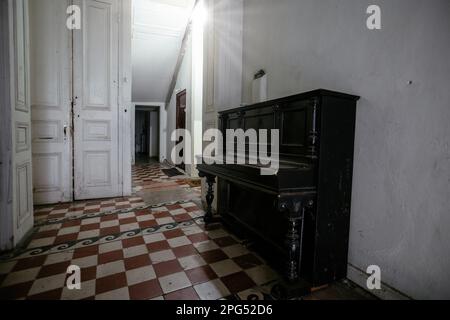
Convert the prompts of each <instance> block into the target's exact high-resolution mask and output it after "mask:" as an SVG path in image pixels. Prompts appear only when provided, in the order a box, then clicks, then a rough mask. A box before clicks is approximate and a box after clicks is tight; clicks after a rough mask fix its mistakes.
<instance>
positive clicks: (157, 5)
mask: <svg viewBox="0 0 450 320" xmlns="http://www.w3.org/2000/svg"><path fill="white" fill-rule="evenodd" d="M194 2H195V0H133V41H132V48H133V55H132V59H133V60H132V61H133V97H132V99H133V101H134V102H162V101H165V99H166V95H167V92H168V90H169V86H170V82H171V80H172V77H173V73H174V70H175V66H176V63H177V59H178V55H179V53H180V49H181V43H182V40H183V36H184V32H185V29H186V25H187V23H188V19H189V16H190V13H191V11H192V7H193V4H194Z"/></svg>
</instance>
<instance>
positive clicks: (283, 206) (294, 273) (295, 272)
mask: <svg viewBox="0 0 450 320" xmlns="http://www.w3.org/2000/svg"><path fill="white" fill-rule="evenodd" d="M307 205H308V201H306V199H305V198H304V197H286V198H281V199H280V201H279V205H278V208H279V211H280V212H281V213H283V214H284V215H285V217H286V219H287V222H288V230H287V233H286V239H285V244H286V249H287V253H288V260H287V262H286V271H285V279H282V281H281V282H280V283H279V284H278V285H276V286H274V287H273V289H272V295H273V296H274V297H276V298H277V299H282V300H284V299H290V298H294V297H299V296H303V295H305V294H307V293H309V290H310V286H309V284H308V283H306V282H305V281H303V280H302V279H301V278H300V262H301V255H302V253H301V248H302V235H303V222H304V218H305V207H306V206H307Z"/></svg>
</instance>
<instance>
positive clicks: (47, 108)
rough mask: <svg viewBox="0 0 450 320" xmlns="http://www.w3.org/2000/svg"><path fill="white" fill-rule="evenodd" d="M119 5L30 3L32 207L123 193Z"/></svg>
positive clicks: (109, 1)
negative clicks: (77, 23)
mask: <svg viewBox="0 0 450 320" xmlns="http://www.w3.org/2000/svg"><path fill="white" fill-rule="evenodd" d="M118 2H119V0H102V1H97V0H64V1H61V0H32V1H30V12H31V14H30V37H31V46H30V47H31V88H32V90H31V101H32V141H33V194H34V202H35V204H49V203H58V202H67V201H72V200H85V199H97V198H107V197H116V196H121V195H122V182H121V171H120V165H119V159H120V156H119V128H118V123H119V121H118V119H119V106H118V95H119V84H118V75H119V66H118V59H119V19H118V17H119V5H118ZM70 5H77V6H78V7H79V8H80V9H81V29H79V30H77V29H75V30H69V29H68V28H67V27H66V21H67V18H68V17H69V16H68V15H67V13H66V12H67V8H68V7H69V6H70Z"/></svg>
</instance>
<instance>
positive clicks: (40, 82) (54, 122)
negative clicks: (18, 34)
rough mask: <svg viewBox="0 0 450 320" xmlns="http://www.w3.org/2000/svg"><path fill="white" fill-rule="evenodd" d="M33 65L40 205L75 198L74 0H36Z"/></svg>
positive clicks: (36, 183)
mask: <svg viewBox="0 0 450 320" xmlns="http://www.w3.org/2000/svg"><path fill="white" fill-rule="evenodd" d="M29 6H30V12H32V13H33V14H32V15H30V44H31V46H30V50H31V51H30V53H31V55H30V66H31V84H32V87H31V109H32V143H33V191H34V203H35V204H49V203H58V202H69V201H71V200H72V145H71V132H70V131H71V130H70V127H71V83H72V81H71V77H72V75H71V57H72V49H71V44H72V41H71V40H72V37H71V31H69V29H67V28H65V25H66V16H67V15H66V10H67V7H68V6H69V1H68V0H32V1H31V2H30V3H29Z"/></svg>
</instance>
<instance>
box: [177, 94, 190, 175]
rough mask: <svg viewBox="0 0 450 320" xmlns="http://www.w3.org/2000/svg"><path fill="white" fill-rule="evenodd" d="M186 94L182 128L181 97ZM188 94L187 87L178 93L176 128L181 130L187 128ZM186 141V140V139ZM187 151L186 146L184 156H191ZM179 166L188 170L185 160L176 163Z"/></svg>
mask: <svg viewBox="0 0 450 320" xmlns="http://www.w3.org/2000/svg"><path fill="white" fill-rule="evenodd" d="M183 96H184V100H185V103H184V104H185V108H184V128H181V127H180V126H179V125H178V124H179V123H180V117H181V103H180V102H181V97H183ZM187 99H188V96H187V89H183V90H181V91H180V92H178V93H177V94H176V101H175V108H176V110H175V130H180V129H184V130H186V129H187V126H188V123H187V112H188V110H187V107H188V104H187V101H188V100H187ZM184 142H185V143H186V141H184ZM179 143H180V142H179V140H178V141H177V142H175V144H176V145H177V144H179ZM185 151H186V148H184V150H183V156H184V157H185V158H186V156H188V157H190V156H191V155H186V154H185V153H184V152H185ZM176 167H177V168H179V169H181V170H183V171H186V164H185V163H184V162H183V163H181V164H178V165H176Z"/></svg>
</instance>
